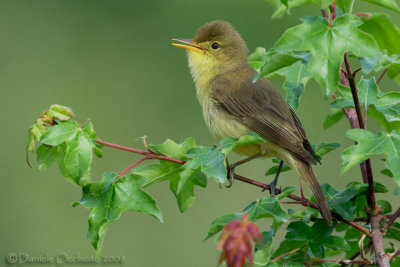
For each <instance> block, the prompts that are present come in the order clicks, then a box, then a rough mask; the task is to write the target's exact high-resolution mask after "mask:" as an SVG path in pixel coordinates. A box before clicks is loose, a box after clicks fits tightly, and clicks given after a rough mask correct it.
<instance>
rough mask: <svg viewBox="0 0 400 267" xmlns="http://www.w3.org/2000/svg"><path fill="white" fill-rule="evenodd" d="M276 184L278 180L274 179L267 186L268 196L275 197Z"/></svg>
mask: <svg viewBox="0 0 400 267" xmlns="http://www.w3.org/2000/svg"><path fill="white" fill-rule="evenodd" d="M277 183H278V179H274V180H273V181H272V182H271V183H270V184H269V194H270V195H271V197H275V196H276V195H278V194H279V193H277V192H276V185H277Z"/></svg>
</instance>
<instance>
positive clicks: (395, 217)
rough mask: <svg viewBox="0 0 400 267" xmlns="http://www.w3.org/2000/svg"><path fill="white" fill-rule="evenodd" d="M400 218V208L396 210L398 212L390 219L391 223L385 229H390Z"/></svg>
mask: <svg viewBox="0 0 400 267" xmlns="http://www.w3.org/2000/svg"><path fill="white" fill-rule="evenodd" d="M399 216H400V208H398V209H397V210H396V212H395V213H394V214H393V215H392V216H391V217H390V219H389V221H388V222H387V223H386V225H385V228H386V229H389V228H390V226H391V225H392V224H393V223H394V221H395V220H396V219H397V218H398V217H399Z"/></svg>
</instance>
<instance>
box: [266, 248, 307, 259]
mask: <svg viewBox="0 0 400 267" xmlns="http://www.w3.org/2000/svg"><path fill="white" fill-rule="evenodd" d="M306 246H307V244H305V245H302V246H301V247H299V248H295V249H293V250H291V251H289V252H286V253H283V254H282V255H279V256H278V257H276V258H275V259H273V260H271V262H274V261H277V260H279V259H280V258H282V257H285V256H287V255H290V254H293V253H295V252H297V251H299V250H300V249H302V248H304V247H306Z"/></svg>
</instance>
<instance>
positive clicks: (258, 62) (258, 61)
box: [248, 47, 267, 72]
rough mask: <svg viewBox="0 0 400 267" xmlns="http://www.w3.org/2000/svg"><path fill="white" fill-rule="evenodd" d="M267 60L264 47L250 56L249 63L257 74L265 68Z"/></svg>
mask: <svg viewBox="0 0 400 267" xmlns="http://www.w3.org/2000/svg"><path fill="white" fill-rule="evenodd" d="M266 58H267V53H266V49H265V48H264V47H257V48H256V51H254V52H253V53H251V54H250V55H249V58H248V61H249V64H250V66H251V67H253V69H255V70H256V71H257V72H259V71H260V69H261V67H262V66H264V64H265V61H266Z"/></svg>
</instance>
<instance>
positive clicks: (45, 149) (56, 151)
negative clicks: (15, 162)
mask: <svg viewBox="0 0 400 267" xmlns="http://www.w3.org/2000/svg"><path fill="white" fill-rule="evenodd" d="M59 155H60V147H58V146H56V147H54V146H48V145H40V146H39V147H38V148H37V149H36V161H37V163H38V168H39V170H46V169H47V168H49V167H50V166H51V165H52V164H53V163H54V162H55V161H57V158H58V157H59Z"/></svg>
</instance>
